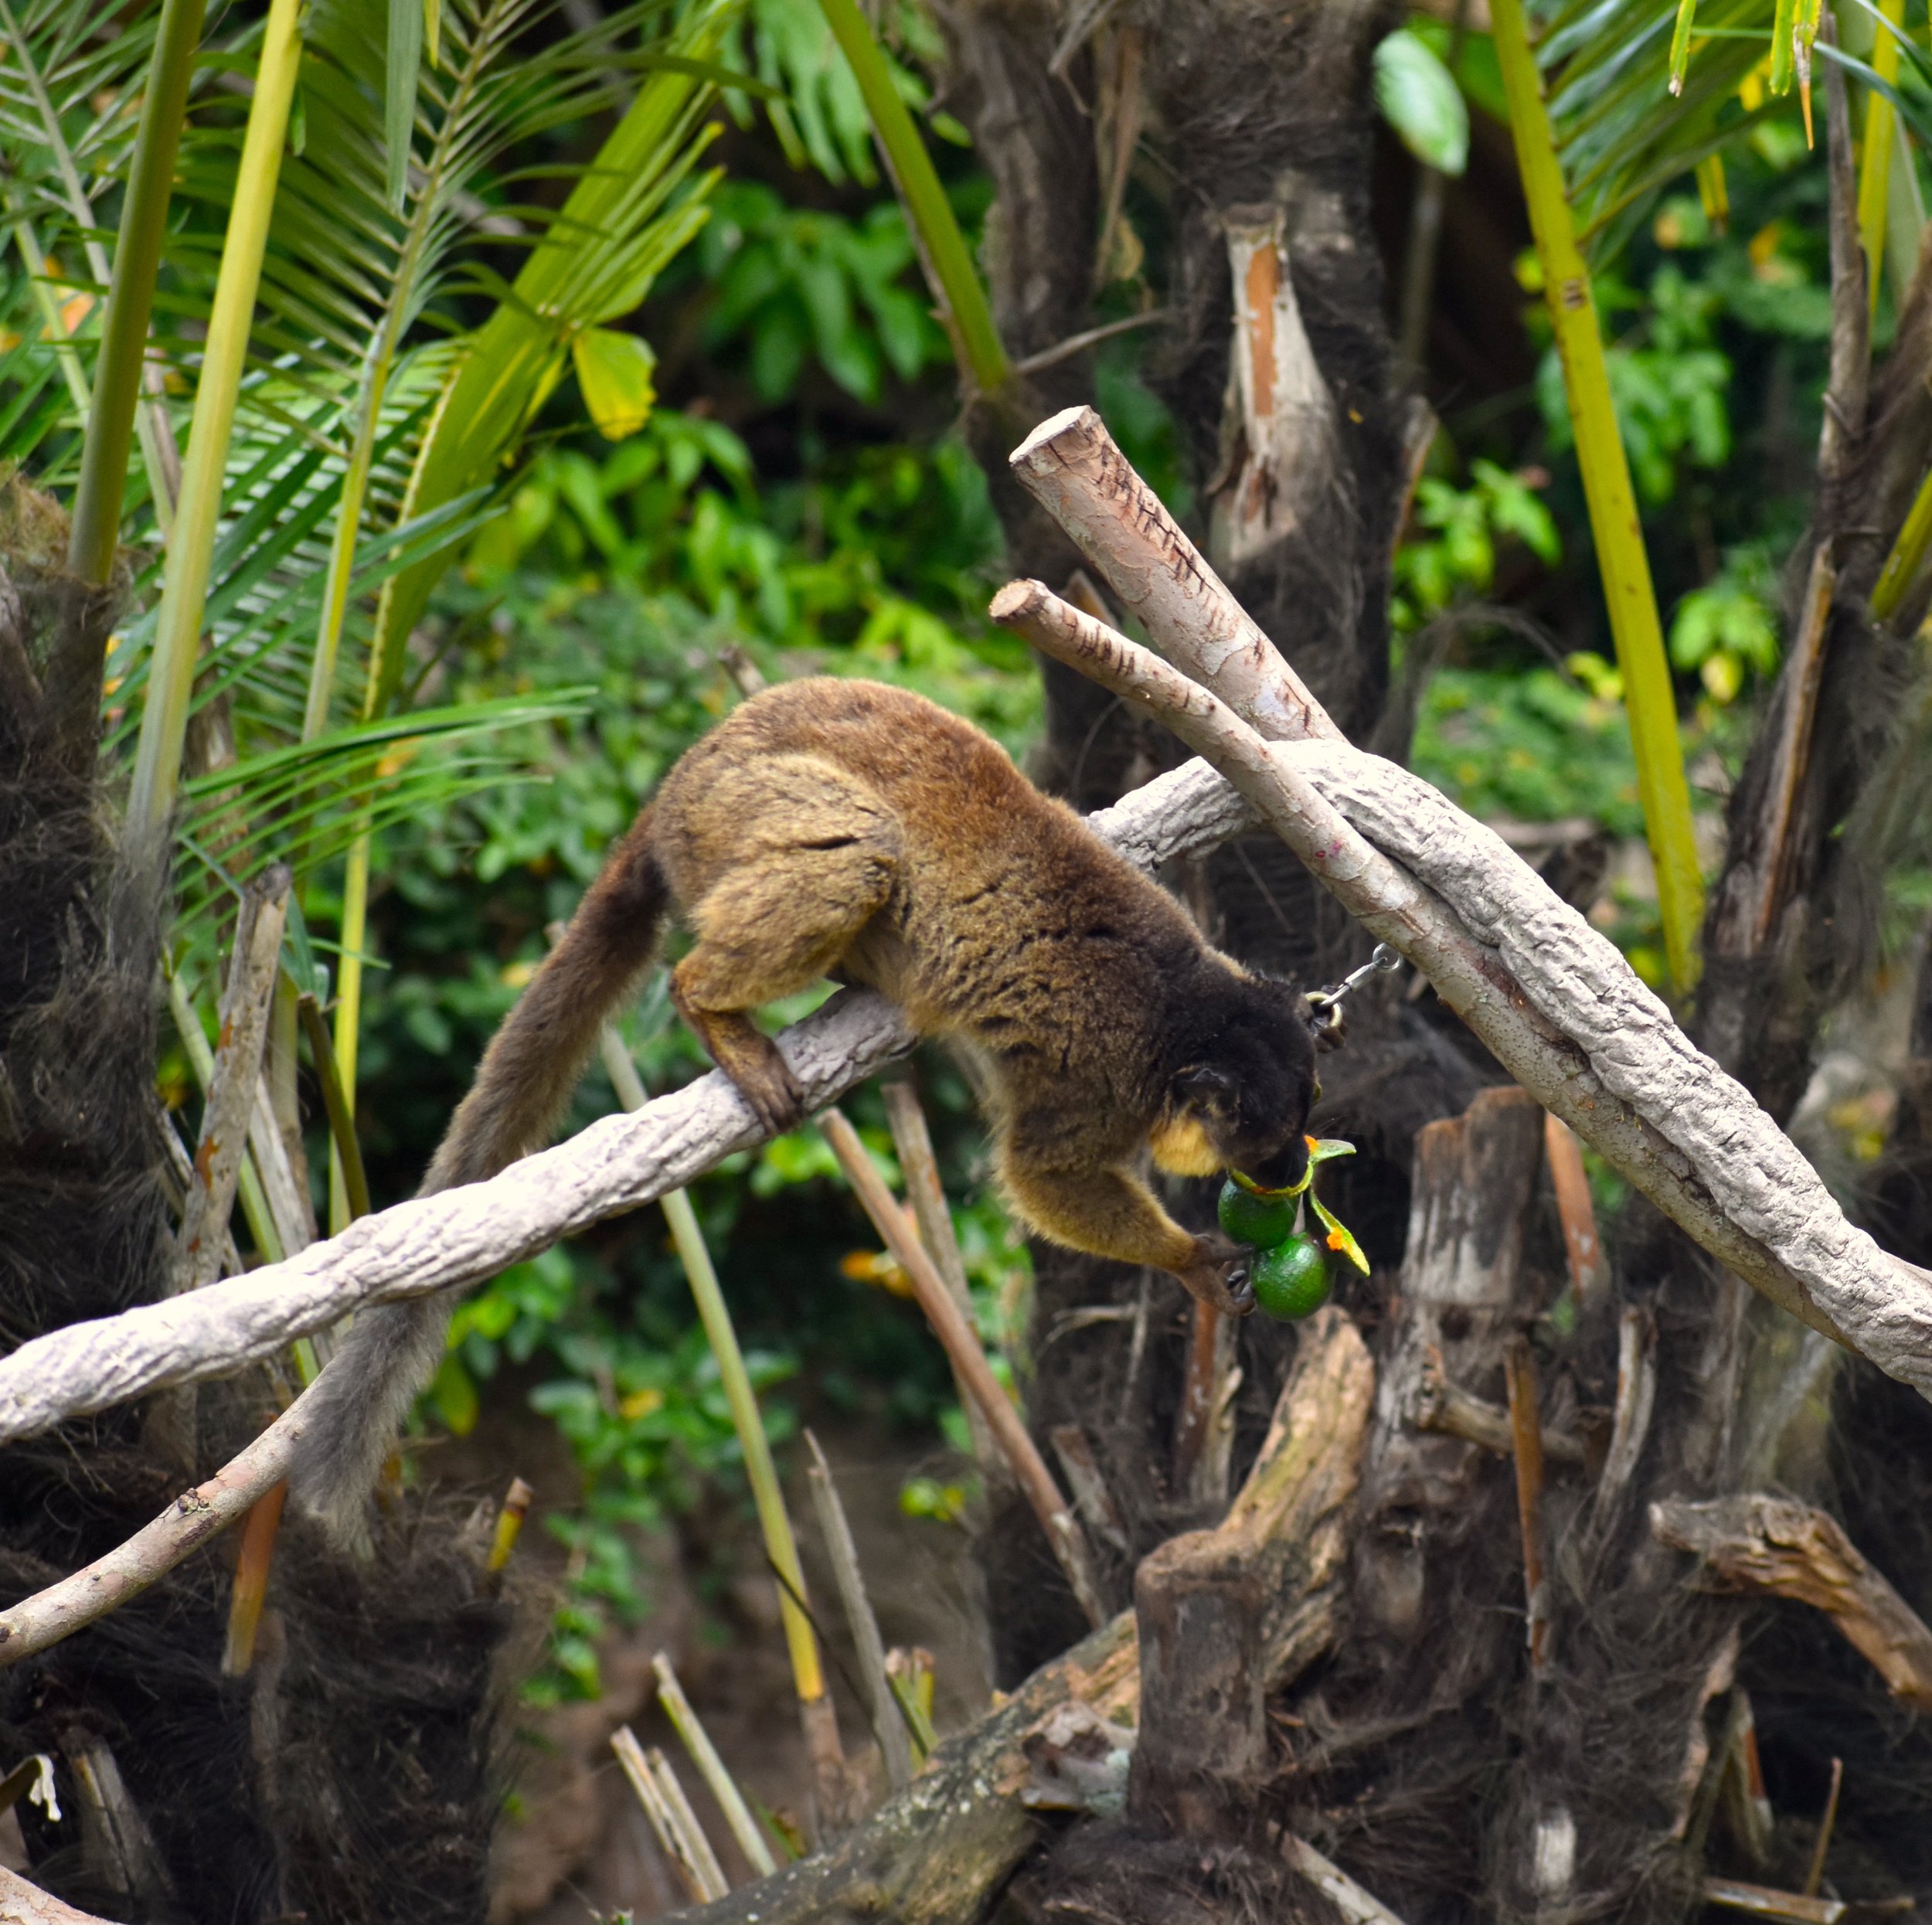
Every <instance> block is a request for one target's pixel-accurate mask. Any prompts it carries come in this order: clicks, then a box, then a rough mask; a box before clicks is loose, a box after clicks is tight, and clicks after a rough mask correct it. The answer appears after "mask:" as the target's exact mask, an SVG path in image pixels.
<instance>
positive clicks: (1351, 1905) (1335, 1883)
mask: <svg viewBox="0 0 1932 1925" xmlns="http://www.w3.org/2000/svg"><path fill="white" fill-rule="evenodd" d="M1281 1855H1282V1856H1283V1857H1284V1859H1287V1862H1289V1864H1290V1865H1292V1866H1293V1867H1294V1869H1295V1870H1296V1871H1298V1872H1300V1873H1301V1876H1303V1877H1304V1879H1307V1880H1308V1882H1309V1883H1310V1884H1311V1885H1312V1886H1314V1887H1315V1889H1316V1890H1317V1891H1318V1892H1319V1893H1321V1896H1323V1897H1324V1898H1325V1899H1327V1900H1328V1903H1330V1904H1331V1905H1332V1906H1334V1907H1335V1910H1337V1911H1338V1912H1339V1913H1341V1914H1342V1916H1343V1917H1344V1918H1345V1919H1346V1920H1348V1921H1349V1925H1403V1921H1402V1920H1400V1918H1398V1917H1397V1916H1396V1914H1395V1913H1393V1912H1392V1911H1390V1910H1389V1908H1388V1906H1386V1905H1385V1904H1383V1902H1382V1901H1381V1899H1379V1898H1376V1896H1373V1895H1372V1893H1368V1892H1366V1891H1364V1890H1363V1889H1362V1887H1361V1886H1359V1885H1358V1884H1356V1882H1355V1880H1354V1879H1352V1878H1351V1877H1349V1875H1348V1873H1347V1872H1345V1871H1343V1870H1342V1867H1341V1866H1340V1865H1337V1864H1336V1863H1335V1862H1334V1861H1333V1860H1332V1859H1327V1858H1324V1857H1323V1856H1322V1855H1321V1853H1320V1852H1318V1851H1317V1850H1316V1849H1315V1847H1314V1846H1313V1845H1311V1844H1310V1843H1309V1842H1308V1840H1307V1839H1306V1838H1297V1837H1296V1836H1295V1835H1294V1833H1293V1832H1292V1831H1284V1832H1283V1833H1282V1835H1281Z"/></svg>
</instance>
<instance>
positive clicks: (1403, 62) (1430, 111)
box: [1375, 27, 1469, 174]
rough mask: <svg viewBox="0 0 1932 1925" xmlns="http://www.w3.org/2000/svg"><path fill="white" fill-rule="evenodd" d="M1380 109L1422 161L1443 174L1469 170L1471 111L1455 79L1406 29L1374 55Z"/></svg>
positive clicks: (1396, 34)
mask: <svg viewBox="0 0 1932 1925" xmlns="http://www.w3.org/2000/svg"><path fill="white" fill-rule="evenodd" d="M1375 86H1376V106H1378V107H1380V108H1381V110H1382V115H1383V119H1384V120H1386V121H1387V122H1388V123H1389V125H1390V126H1391V127H1393V128H1394V129H1395V131H1396V133H1397V134H1400V136H1401V137H1402V143H1403V145H1404V146H1405V147H1406V148H1408V150H1409V151H1410V153H1412V154H1413V155H1415V157H1416V158H1417V160H1419V161H1421V162H1424V163H1425V164H1426V165H1428V166H1430V167H1433V168H1436V169H1437V170H1438V171H1439V172H1442V173H1444V174H1460V173H1461V172H1462V171H1463V169H1464V168H1466V167H1467V166H1468V165H1469V110H1468V107H1467V106H1465V105H1464V102H1463V97H1462V90H1461V88H1459V87H1458V86H1457V85H1456V80H1455V76H1454V74H1452V73H1451V72H1450V71H1449V70H1448V68H1447V66H1444V63H1443V62H1442V60H1441V58H1440V56H1438V55H1437V53H1435V52H1434V50H1433V49H1431V48H1430V47H1429V46H1427V44H1426V43H1424V42H1423V41H1422V40H1421V39H1418V38H1417V36H1416V35H1414V34H1413V33H1411V32H1410V31H1409V30H1408V29H1406V27H1402V28H1398V29H1396V31H1395V32H1393V33H1391V34H1389V36H1387V37H1386V39H1383V41H1382V43H1381V44H1380V45H1379V46H1377V47H1376V51H1375Z"/></svg>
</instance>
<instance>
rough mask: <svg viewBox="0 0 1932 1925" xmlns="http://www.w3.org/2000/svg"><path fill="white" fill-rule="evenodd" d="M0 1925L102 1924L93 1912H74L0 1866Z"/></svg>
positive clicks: (100, 1919)
mask: <svg viewBox="0 0 1932 1925" xmlns="http://www.w3.org/2000/svg"><path fill="white" fill-rule="evenodd" d="M0 1925H106V1921H105V1920H103V1919H102V1918H100V1916H97V1914H96V1913H93V1912H77V1911H76V1910H74V1908H73V1906H71V1905H69V1904H66V1903H64V1902H63V1900H61V1899H57V1898H56V1897H55V1896H53V1893H51V1892H43V1891H42V1890H41V1889H40V1887H39V1886H37V1885H29V1883H28V1882H27V1881H26V1879H23V1878H22V1877H21V1876H20V1875H19V1873H18V1872H9V1871H8V1870H7V1869H5V1867H4V1866H0Z"/></svg>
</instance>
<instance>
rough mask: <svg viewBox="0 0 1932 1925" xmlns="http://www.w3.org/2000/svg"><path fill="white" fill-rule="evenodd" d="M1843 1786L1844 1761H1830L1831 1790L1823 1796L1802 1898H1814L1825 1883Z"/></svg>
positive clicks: (1837, 1759)
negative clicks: (1823, 1800)
mask: <svg viewBox="0 0 1932 1925" xmlns="http://www.w3.org/2000/svg"><path fill="white" fill-rule="evenodd" d="M1844 1786H1845V1760H1843V1759H1842V1758H1834V1759H1833V1760H1832V1788H1831V1790H1830V1791H1828V1792H1826V1793H1825V1811H1824V1814H1823V1815H1822V1816H1821V1818H1819V1819H1818V1842H1817V1843H1815V1845H1813V1846H1812V1847H1811V1869H1810V1870H1809V1871H1808V1872H1806V1873H1805V1874H1804V1896H1806V1897H1807V1898H1816V1897H1817V1896H1818V1887H1819V1886H1821V1885H1822V1884H1823V1883H1824V1882H1825V1856H1826V1854H1827V1853H1828V1852H1830V1850H1831V1848H1832V1830H1833V1828H1835V1826H1836V1825H1837V1824H1838V1793H1839V1792H1840V1791H1842V1790H1843V1789H1844Z"/></svg>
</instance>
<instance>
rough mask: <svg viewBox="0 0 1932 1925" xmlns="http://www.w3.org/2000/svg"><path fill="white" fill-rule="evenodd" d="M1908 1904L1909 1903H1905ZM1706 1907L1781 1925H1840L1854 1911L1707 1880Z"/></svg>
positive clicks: (1737, 1882) (1839, 1903) (1735, 1881)
mask: <svg viewBox="0 0 1932 1925" xmlns="http://www.w3.org/2000/svg"><path fill="white" fill-rule="evenodd" d="M1906 1902H1907V1903H1908V1904H1909V1903H1910V1900H1907V1901H1906ZM1704 1903H1706V1905H1716V1906H1721V1907H1722V1908H1723V1910H1726V1911H1727V1912H1747V1913H1750V1916H1752V1917H1753V1918H1767V1919H1776V1920H1780V1921H1781V1925H1838V1921H1839V1920H1841V1919H1842V1918H1843V1917H1844V1916H1845V1913H1847V1912H1849V1910H1851V1909H1852V1908H1851V1906H1849V1905H1847V1904H1846V1903H1845V1901H1844V1900H1843V1899H1838V1898H1813V1897H1809V1896H1806V1895H1805V1894H1804V1893H1801V1892H1781V1891H1777V1890H1776V1889H1774V1888H1773V1887H1772V1886H1768V1885H1753V1884H1751V1883H1750V1882H1748V1881H1747V1880H1746V1879H1741V1878H1707V1879H1705V1881H1704Z"/></svg>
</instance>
